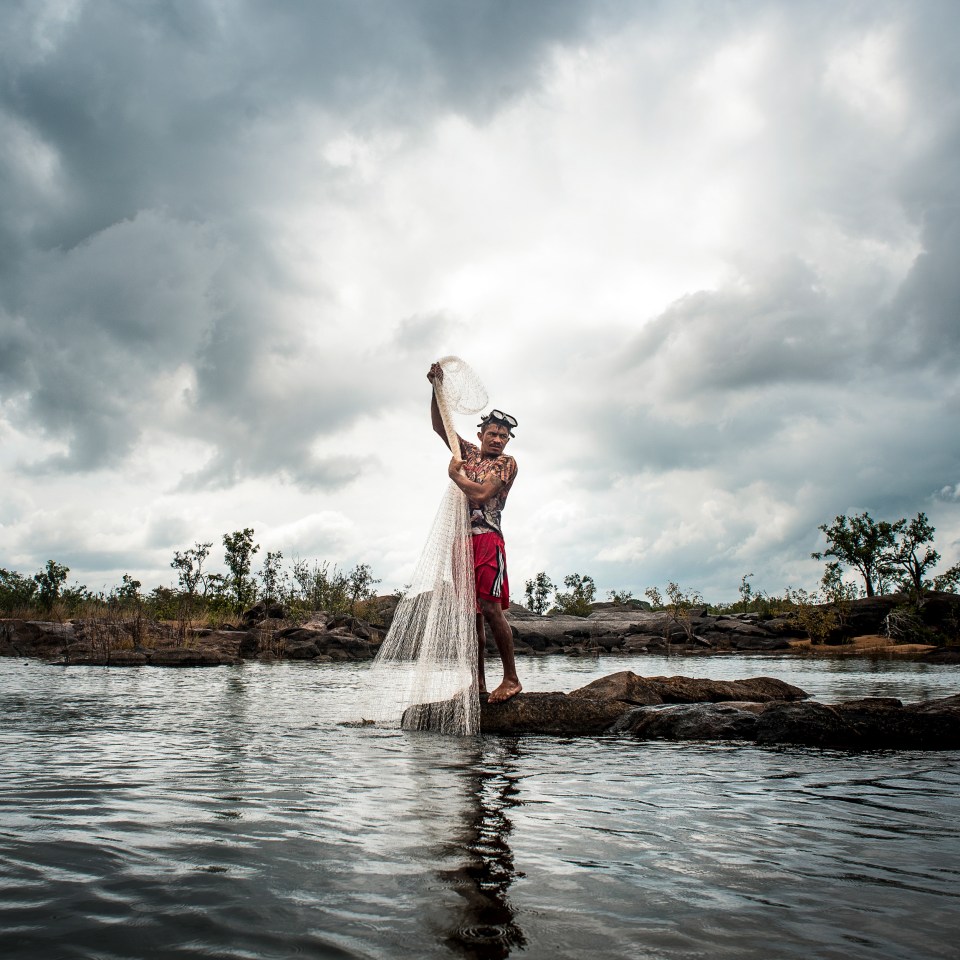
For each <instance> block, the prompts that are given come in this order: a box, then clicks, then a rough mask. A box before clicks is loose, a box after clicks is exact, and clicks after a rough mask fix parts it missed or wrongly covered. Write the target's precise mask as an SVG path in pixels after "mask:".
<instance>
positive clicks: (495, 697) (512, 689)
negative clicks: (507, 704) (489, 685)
mask: <svg viewBox="0 0 960 960" xmlns="http://www.w3.org/2000/svg"><path fill="white" fill-rule="evenodd" d="M522 689H523V687H521V686H520V682H519V681H518V680H504V681H503V683H501V684H500V686H499V687H497V689H496V690H494V691H493V693H491V694H490V697H489V699H488V700H487V703H503V702H504V701H505V700H509V699H510V698H511V697H515V696H516V695H517V694H518V693H519V692H520V691H521V690H522Z"/></svg>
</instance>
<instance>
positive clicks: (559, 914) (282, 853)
mask: <svg viewBox="0 0 960 960" xmlns="http://www.w3.org/2000/svg"><path fill="white" fill-rule="evenodd" d="M520 668H521V671H522V678H523V679H524V681H525V685H526V688H527V689H528V690H571V689H574V688H575V687H578V686H582V685H583V684H584V683H587V682H589V681H590V680H592V679H595V678H597V677H600V676H603V675H605V674H608V673H612V672H614V671H617V670H621V669H632V670H635V671H636V672H638V673H642V674H644V675H647V676H653V675H673V674H684V675H687V676H701V677H714V678H718V679H731V678H740V677H750V676H758V675H766V676H774V677H779V678H780V679H783V680H786V681H788V682H790V683H795V684H797V685H798V686H801V687H803V688H804V689H805V690H808V691H809V692H811V693H812V694H814V695H815V696H816V697H817V698H819V699H823V700H827V701H829V700H840V699H849V698H852V697H857V696H865V695H883V696H891V695H892V696H899V697H901V698H902V699H903V700H905V701H908V700H915V699H926V698H930V697H937V696H947V695H950V694H953V693H956V692H958V691H960V673H958V671H957V668H956V667H948V666H933V665H928V666H922V665H919V664H911V663H898V662H896V661H863V660H850V659H844V660H820V659H791V658H789V657H771V656H764V657H756V656H754V657H751V656H740V655H734V656H726V657H717V656H714V657H685V658H677V657H673V658H667V657H655V656H645V657H636V658H616V659H613V658H606V659H581V660H574V659H568V658H563V657H550V658H542V659H537V660H521V662H520ZM366 670H367V667H366V666H365V665H357V664H313V663H276V664H257V663H251V664H246V665H243V666H239V667H219V668H208V669H192V670H190V669H186V670H172V669H170V670H165V669H157V668H127V669H123V668H113V669H106V668H98V667H67V668H63V667H53V666H49V665H45V664H42V663H39V662H34V661H27V660H10V659H7V660H0V956H2V957H4V958H6V960H19V958H43V960H57V958H64V960H66V958H71V960H72V958H97V960H127V958H130V960H134V958H136V960H141V958H154V957H156V958H166V957H170V958H174V957H176V958H186V957H204V958H232V960H233V958H278V960H279V958H284V960H288V958H292V957H304V958H326V957H351V958H359V957H364V958H374V957H376V958H381V957H382V958H395V957H396V958H406V957H410V958H414V957H416V958H424V957H426V958H433V957H468V958H474V957H476V958H502V957H507V956H517V957H523V958H530V960H536V958H550V960H555V958H565V957H571V958H572V957H578V958H579V957H584V956H596V957H623V958H641V957H650V958H702V957H709V958H711V960H715V958H731V960H732V958H737V960H742V958H753V957H756V958H761V957H762V958H769V957H786V958H792V957H796V958H798V960H799V958H803V960H807V958H809V957H811V956H813V957H818V958H834V957H836V958H844V960H850V958H868V957H869V958H877V957H884V958H886V957H889V958H908V957H909V958H926V957H955V956H956V955H957V953H956V951H957V933H956V931H957V921H958V918H960V909H958V908H960V883H958V880H960V753H958V752H946V753H919V752H916V753H914V752H908V753H904V752H901V753H892V752H882V753H868V754H850V753H840V752H830V751H819V750H811V749H804V748H779V749H764V748H760V747H757V746H753V745H736V744H698V743H683V744H674V743H640V742H637V741H634V740H631V739H630V738H613V737H594V738H580V739H568V738H559V737H525V738H500V737H477V738H470V739H464V740H458V739H454V738H444V737H439V736H435V735H431V734H424V733H419V734H416V733H406V732H403V731H399V730H381V729H371V728H356V727H347V726H342V725H341V721H342V720H343V719H345V718H348V717H349V716H351V712H352V711H351V707H352V705H353V703H354V701H355V698H356V692H357V689H358V684H360V683H361V682H362V680H363V678H364V675H365V672H366ZM492 672H493V673H494V674H495V673H496V671H495V669H494V670H493V671H492Z"/></svg>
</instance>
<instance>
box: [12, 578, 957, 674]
mask: <svg viewBox="0 0 960 960" xmlns="http://www.w3.org/2000/svg"><path fill="white" fill-rule="evenodd" d="M394 602H395V601H394ZM901 609H902V600H901V599H900V598H897V597H888V596H885V597H874V598H869V599H862V600H854V601H850V602H849V603H848V604H847V605H846V607H845V609H844V610H843V616H842V618H839V619H838V623H839V624H840V626H839V627H838V628H837V629H835V630H834V631H833V633H832V634H830V635H828V636H826V637H821V638H819V640H820V642H815V641H814V639H811V636H810V635H809V632H808V630H807V629H806V627H805V623H804V620H803V618H802V617H801V616H799V615H798V614H797V613H796V612H789V611H788V612H786V613H781V614H780V615H769V616H762V615H760V614H758V613H739V614H711V613H709V612H708V611H707V610H706V609H690V610H684V611H682V612H680V613H677V612H670V611H663V610H659V611H654V610H649V609H645V608H643V607H641V606H639V605H630V604H626V605H617V604H597V605H595V608H594V609H593V611H592V612H591V613H590V615H589V616H586V617H577V616H571V615H567V614H553V615H547V616H537V615H536V614H533V613H531V612H530V611H528V610H526V609H525V608H523V607H519V606H516V605H514V606H512V607H511V608H510V610H509V611H508V612H507V619H508V621H509V622H510V625H511V628H512V630H513V634H514V644H515V647H516V651H517V655H518V656H520V657H542V656H568V657H596V656H604V657H606V656H611V657H616V656H633V655H638V654H639V655H642V654H655V653H656V654H659V653H668V654H676V655H684V654H694V653H695V654H704V653H717V654H729V653H733V652H740V653H779V654H784V653H786V654H796V655H798V656H844V657H846V656H862V657H903V658H909V659H922V660H925V661H928V662H960V647H958V646H950V645H943V644H936V643H923V642H919V643H918V642H915V639H914V636H913V635H910V634H907V635H905V636H901V637H899V638H898V637H897V636H896V632H897V631H896V630H893V629H891V623H894V625H895V624H896V623H897V622H898V621H896V620H895V619H893V618H894V617H895V616H896V615H897V612H898V611H900V610H901ZM926 609H927V616H928V618H929V619H930V620H931V621H932V622H933V623H934V624H937V623H943V622H946V623H951V622H956V620H957V619H960V597H956V596H954V595H952V594H938V595H936V596H935V598H934V600H933V601H932V602H931V603H930V605H929V606H928V607H927V608H926ZM379 610H380V612H379V614H378V616H377V617H376V619H375V620H373V621H372V622H370V621H366V620H362V619H359V618H358V617H353V616H347V615H342V614H337V615H332V614H328V613H325V612H322V611H318V612H315V613H313V614H310V615H309V616H307V617H305V618H299V619H298V620H297V621H293V620H292V619H291V618H290V617H289V612H288V611H286V610H285V609H284V608H283V607H282V606H270V605H266V604H262V603H261V604H258V605H257V606H256V607H253V608H252V609H250V610H248V611H247V612H246V613H245V614H244V615H243V617H242V618H239V620H238V622H236V623H233V624H225V625H223V626H221V627H217V628H214V627H210V626H196V625H192V624H190V623H184V622H179V623H178V622H168V621H163V622H156V621H147V620H143V619H133V618H129V617H127V618H124V617H119V616H117V617H91V618H78V619H72V620H58V621H51V620H40V619H36V620H32V619H22V618H8V619H3V620H0V656H21V657H38V658H42V659H45V660H49V661H52V662H59V663H65V664H91V665H95V664H101V665H109V666H167V667H193V666H218V665H221V664H227V663H238V662H241V661H245V660H259V661H271V660H313V661H317V662H319V663H324V662H327V663H339V662H343V661H364V660H372V659H373V658H374V657H375V656H376V653H377V650H378V649H379V647H380V644H381V643H382V642H383V638H384V636H385V635H386V632H387V630H388V629H389V624H390V617H391V614H392V605H391V603H390V598H384V603H383V604H382V605H381V606H380V608H379ZM951 618H954V620H951ZM901 633H902V631H901ZM914 634H915V635H916V636H919V637H920V638H921V639H928V638H931V639H932V638H935V637H941V638H942V635H940V634H936V633H935V632H934V628H933V627H928V626H926V625H925V624H923V623H922V622H920V624H919V626H918V627H916V628H915V631H914ZM488 648H489V650H490V652H491V653H493V652H494V648H493V645H492V642H491V641H490V640H489V639H488Z"/></svg>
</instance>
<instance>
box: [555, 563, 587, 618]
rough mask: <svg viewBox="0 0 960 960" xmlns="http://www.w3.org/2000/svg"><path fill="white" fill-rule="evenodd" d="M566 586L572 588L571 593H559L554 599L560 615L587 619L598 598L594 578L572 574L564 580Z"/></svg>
mask: <svg viewBox="0 0 960 960" xmlns="http://www.w3.org/2000/svg"><path fill="white" fill-rule="evenodd" d="M563 583H564V586H566V587H569V588H570V592H569V593H558V594H557V595H556V596H555V597H554V605H555V606H556V608H557V610H558V611H559V612H560V613H569V614H572V615H573V616H575V617H585V616H587V614H589V613H590V604H591V603H593V598H594V597H595V596H596V593H597V587H596V584H595V583H594V582H593V577H588V576H584V575H582V574H579V573H571V574H570V575H569V576H566V577H564V578H563Z"/></svg>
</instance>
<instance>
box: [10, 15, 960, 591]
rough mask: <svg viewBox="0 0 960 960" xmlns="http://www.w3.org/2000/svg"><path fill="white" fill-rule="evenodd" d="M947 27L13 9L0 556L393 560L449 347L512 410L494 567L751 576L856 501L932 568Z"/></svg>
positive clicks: (400, 555) (947, 20) (769, 19)
mask: <svg viewBox="0 0 960 960" xmlns="http://www.w3.org/2000/svg"><path fill="white" fill-rule="evenodd" d="M958 26H960V13H958V11H957V10H956V6H955V4H952V3H949V2H936V0H922V2H917V3H905V2H879V3H876V4H871V5H868V6H865V5H863V4H859V3H832V4H828V3H810V4H803V5H797V4H790V3H786V2H777V0H768V2H739V3H731V4H723V5H716V4H709V3H705V2H695V0H690V2H682V3H676V4H669V5H664V4H656V3H650V4H635V3H618V2H615V0H597V2H593V3H584V2H573V0H571V2H529V3H511V2H506V0H481V2H466V0H463V2H449V0H442V2H441V0H432V2H427V0H421V2H407V3H393V2H388V0H383V2H371V3H363V4H356V3H347V2H321V3H313V2H303V3H295V2H291V3H284V4H272V5H271V4H265V3H255V2H241V0H234V2H212V0H210V2H190V3H187V2H182V3H145V4H128V3H122V2H97V3H93V2H84V0H74V2H53V0H50V2H29V3H28V2H22V3H9V4H6V5H5V6H4V10H3V13H2V14H0V27H2V29H0V196H2V198H3V210H4V215H3V217H2V218H0V482H2V486H3V490H4V493H3V494H2V495H0V531H2V534H3V541H2V542H0V566H6V567H16V568H20V569H28V570H32V569H34V568H39V567H40V566H41V565H42V564H43V563H44V562H45V561H46V559H48V555H52V553H53V552H56V553H57V559H59V560H69V561H70V562H71V564H72V566H73V567H74V572H75V573H77V574H78V575H79V576H81V577H82V578H83V577H85V578H87V579H90V580H91V581H94V580H96V578H106V579H109V578H110V577H111V576H114V577H116V578H117V579H118V578H119V573H120V572H122V571H124V570H130V571H132V572H134V573H137V574H139V575H140V577H141V579H147V580H150V579H151V578H152V579H153V580H157V579H158V578H166V579H169V571H168V570H167V565H168V560H169V556H168V554H169V552H170V549H171V547H173V546H181V547H182V546H187V545H189V542H192V541H193V540H204V539H216V538H217V537H218V536H219V534H220V533H222V532H226V531H227V530H228V529H236V528H239V527H242V526H247V525H251V524H254V523H255V524H256V525H257V528H258V534H259V535H260V536H261V539H262V540H263V542H264V544H265V545H266V546H268V547H269V548H271V549H283V550H284V551H285V552H286V554H287V555H288V556H289V555H291V554H292V553H293V552H305V551H310V550H317V551H319V550H330V549H337V550H339V551H340V552H341V553H342V556H338V557H334V558H332V559H336V560H339V561H341V562H344V563H349V562H356V561H367V562H373V563H374V566H375V568H376V567H377V562H378V561H379V562H380V563H381V564H382V567H381V568H379V569H377V570H376V572H377V573H378V574H380V575H381V576H383V577H384V578H385V580H387V581H390V583H389V585H391V586H395V585H399V584H400V583H402V582H403V578H404V575H405V571H408V570H409V568H410V565H411V564H412V562H413V560H414V559H415V554H416V544H417V543H418V540H419V537H420V536H422V535H423V533H425V532H426V531H425V524H426V522H427V521H428V519H429V515H430V512H431V509H432V500H433V498H434V497H435V495H437V491H438V490H440V489H442V485H443V483H444V482H445V481H444V469H445V461H444V456H443V451H442V450H440V451H439V452H438V451H437V450H436V449H435V448H434V443H435V438H433V437H432V436H431V435H430V431H429V425H428V423H427V422H426V419H425V407H426V402H427V399H428V396H429V394H428V392H427V387H426V381H425V380H424V378H423V375H424V373H425V370H426V368H427V366H428V365H429V363H430V361H431V360H433V359H435V358H436V357H437V356H439V355H442V354H444V353H458V354H461V355H463V356H465V357H466V358H467V359H468V360H469V361H470V362H471V363H472V364H473V365H474V366H475V367H476V368H477V369H478V371H479V372H480V374H481V376H483V378H484V379H485V380H486V381H487V383H488V386H489V387H490V389H491V402H492V403H495V404H496V405H499V406H502V407H503V408H505V409H508V410H511V412H515V413H516V415H517V416H518V419H520V423H521V426H520V428H519V429H518V431H517V439H516V441H515V442H514V450H513V452H514V453H515V455H516V456H517V458H518V460H519V462H520V465H521V479H520V481H518V484H517V487H516V489H515V491H514V493H513V494H512V495H511V505H510V510H509V517H508V528H509V529H508V537H509V540H510V544H511V557H512V558H513V560H514V565H515V570H514V571H512V573H513V576H512V579H513V580H514V582H515V583H516V584H518V585H521V584H522V581H523V579H524V578H525V577H528V576H532V575H533V573H535V572H536V571H537V570H539V569H547V570H548V571H549V572H550V573H551V575H552V576H554V578H555V579H558V578H559V577H562V575H563V574H564V573H567V572H570V571H571V570H574V569H576V570H580V571H581V572H588V573H591V572H592V573H593V574H594V576H595V577H596V579H597V580H598V583H600V584H601V586H602V587H604V588H606V587H618V588H630V589H633V590H634V592H637V593H640V592H642V589H643V587H644V586H646V585H648V584H651V583H661V584H662V583H663V582H664V581H665V580H667V579H674V580H680V581H683V582H687V583H690V584H691V585H695V586H698V587H699V588H701V589H703V590H704V591H706V592H708V593H712V594H714V595H715V596H717V595H718V596H730V595H731V594H732V593H733V592H734V591H735V587H736V584H737V583H738V582H739V578H740V576H741V575H742V574H743V573H745V572H750V571H754V572H755V573H756V574H757V580H758V583H759V585H760V586H762V587H765V588H767V589H777V588H780V587H782V586H783V585H784V584H785V582H786V581H787V580H792V582H794V583H796V582H798V581H809V580H810V579H811V578H815V577H816V575H817V571H816V565H815V564H812V563H811V562H810V561H809V553H810V551H811V549H815V547H816V543H817V540H816V537H817V533H816V527H817V524H818V523H821V522H824V521H826V520H829V519H831V518H832V517H833V516H834V515H835V514H837V513H840V512H844V511H850V510H860V509H870V510H871V511H873V512H874V513H875V514H880V515H886V516H890V517H893V516H894V515H895V516H901V515H906V514H909V513H915V512H916V511H917V510H920V509H924V510H926V511H927V512H928V514H929V515H930V516H931V518H932V519H933V520H934V522H935V524H936V525H937V528H938V546H939V547H940V549H941V552H942V553H943V554H944V557H945V560H947V561H949V562H954V561H955V560H956V559H957V554H958V553H960V515H958V513H957V497H956V495H955V490H956V488H957V485H958V484H960V456H958V453H957V449H956V444H955V442H953V441H952V432H953V431H952V427H951V424H952V423H953V422H955V420H956V417H957V413H958V412H960V411H958V407H960V383H958V376H960V375H958V369H960V366H958V362H957V361H958V354H960V321H958V316H960V271H958V270H957V269H956V264H957V262H958V253H960V164H958V163H957V159H958V153H960V119H958V118H960V66H958V63H957V59H956V56H955V51H954V49H953V47H954V43H953V42H952V38H954V37H955V36H956V32H957V27H958ZM470 429H472V424H469V423H467V424H464V425H463V427H462V431H463V432H469V431H470ZM424 477H429V478H430V479H431V481H433V482H427V483H425V482H424V480H423V478H424ZM421 528H423V529H422V530H421ZM188 531H189V533H188ZM97 582H98V583H99V581H98V580H97Z"/></svg>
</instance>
